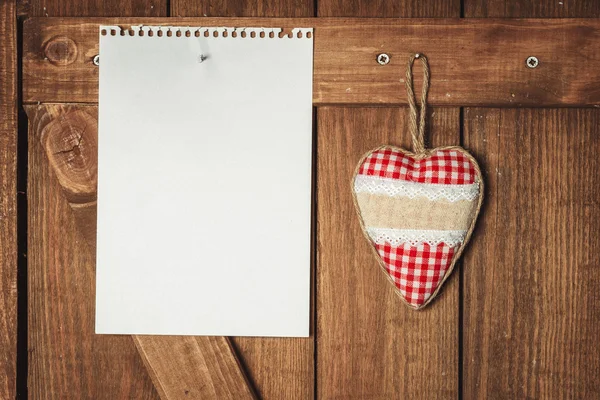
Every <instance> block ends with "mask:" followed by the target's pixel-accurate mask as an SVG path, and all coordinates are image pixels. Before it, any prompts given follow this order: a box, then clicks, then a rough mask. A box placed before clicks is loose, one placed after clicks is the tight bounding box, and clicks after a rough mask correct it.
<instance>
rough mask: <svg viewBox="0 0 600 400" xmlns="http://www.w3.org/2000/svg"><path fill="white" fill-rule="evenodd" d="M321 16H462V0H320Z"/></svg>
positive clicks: (319, 10) (319, 11)
mask: <svg viewBox="0 0 600 400" xmlns="http://www.w3.org/2000/svg"><path fill="white" fill-rule="evenodd" d="M317 4H318V16H319V17H386V18H392V17H400V18H435V17H460V0H445V1H441V0H404V1H390V0H319V1H318V2H317Z"/></svg>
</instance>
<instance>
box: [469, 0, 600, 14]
mask: <svg viewBox="0 0 600 400" xmlns="http://www.w3.org/2000/svg"><path fill="white" fill-rule="evenodd" d="M463 1H464V10H465V17H467V18H469V17H492V18H498V17H511V18H598V17H600V1H597V0H580V1H569V0H463Z"/></svg>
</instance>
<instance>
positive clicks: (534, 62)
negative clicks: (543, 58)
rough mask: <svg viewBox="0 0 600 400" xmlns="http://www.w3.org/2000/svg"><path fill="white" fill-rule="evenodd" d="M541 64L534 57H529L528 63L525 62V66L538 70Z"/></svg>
mask: <svg viewBox="0 0 600 400" xmlns="http://www.w3.org/2000/svg"><path fill="white" fill-rule="evenodd" d="M539 64H540V61H539V60H538V59H537V57H534V56H531V57H527V61H525V65H527V67H528V68H536V67H537V66H538V65H539Z"/></svg>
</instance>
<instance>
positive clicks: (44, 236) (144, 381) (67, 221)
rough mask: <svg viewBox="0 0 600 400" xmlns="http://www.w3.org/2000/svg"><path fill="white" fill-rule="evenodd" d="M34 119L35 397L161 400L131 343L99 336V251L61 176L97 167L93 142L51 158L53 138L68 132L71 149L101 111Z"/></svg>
mask: <svg viewBox="0 0 600 400" xmlns="http://www.w3.org/2000/svg"><path fill="white" fill-rule="evenodd" d="M27 112H28V115H29V118H30V125H29V174H28V209H29V210H30V212H29V215H28V243H29V246H28V249H29V253H28V265H29V267H28V272H29V278H28V286H29V290H28V293H29V299H28V303H29V311H28V314H29V337H28V346H29V379H28V387H29V396H30V397H31V398H35V399H38V398H39V399H61V400H62V399H81V398H89V399H111V400H112V399H122V398H136V399H138V398H139V399H157V398H158V395H157V393H156V391H155V390H154V387H153V385H152V381H151V380H150V377H149V376H148V373H147V372H146V368H145V367H144V364H143V363H142V361H141V359H140V356H139V354H138V352H137V350H136V348H135V345H134V343H133V340H132V339H131V337H130V336H109V335H96V334H95V333H94V293H95V285H94V282H95V269H94V263H95V252H94V251H93V248H92V247H90V246H88V245H87V243H86V241H85V240H84V239H83V237H82V235H81V233H80V231H79V228H78V226H77V221H76V219H75V215H74V214H73V211H72V209H71V206H70V205H69V201H68V198H67V197H68V196H66V195H65V191H64V189H63V187H62V186H61V179H59V178H58V176H57V173H56V171H57V170H59V171H63V172H62V174H63V175H64V176H67V177H68V176H69V175H68V174H67V173H65V171H69V170H70V171H74V175H73V176H76V174H77V173H79V169H80V168H85V166H87V165H90V162H89V161H88V160H86V158H87V157H88V155H90V154H91V153H90V152H88V151H87V146H88V144H89V143H88V140H86V138H87V136H86V137H85V138H83V139H80V143H79V144H78V145H77V146H73V147H72V148H69V149H65V150H59V151H57V152H56V153H57V154H55V155H54V157H51V158H49V157H48V153H49V152H50V153H52V152H53V150H54V149H55V147H52V146H48V143H49V141H48V135H55V134H56V132H61V131H64V132H65V144H67V143H68V140H71V139H70V138H72V137H73V132H79V133H81V132H86V129H87V128H88V127H90V124H89V121H90V120H94V119H95V118H96V116H95V110H92V109H91V108H90V107H87V108H86V107H70V106H62V105H41V106H29V107H28V108H27ZM82 113H85V114H86V115H85V116H84V115H82ZM59 127H62V130H61V129H59ZM90 129H91V127H90ZM44 144H46V146H45V145H44ZM61 151H63V152H62V153H60V152H61ZM82 173H83V174H85V172H82ZM77 179H78V178H77V177H75V178H73V179H72V181H73V182H77ZM65 181H67V182H70V181H68V180H66V178H64V179H62V182H63V184H64V182H65ZM73 186H74V187H75V186H76V185H73Z"/></svg>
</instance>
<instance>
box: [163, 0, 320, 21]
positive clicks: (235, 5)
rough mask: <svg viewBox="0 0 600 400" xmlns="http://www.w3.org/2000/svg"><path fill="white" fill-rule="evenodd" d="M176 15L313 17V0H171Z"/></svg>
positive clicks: (172, 9) (172, 11)
mask: <svg viewBox="0 0 600 400" xmlns="http://www.w3.org/2000/svg"><path fill="white" fill-rule="evenodd" d="M171 15H172V16H174V17H312V16H313V15H314V4H313V1H312V0H250V1H248V0H243V1H242V0H217V1H215V0H212V1H199V0H171Z"/></svg>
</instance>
